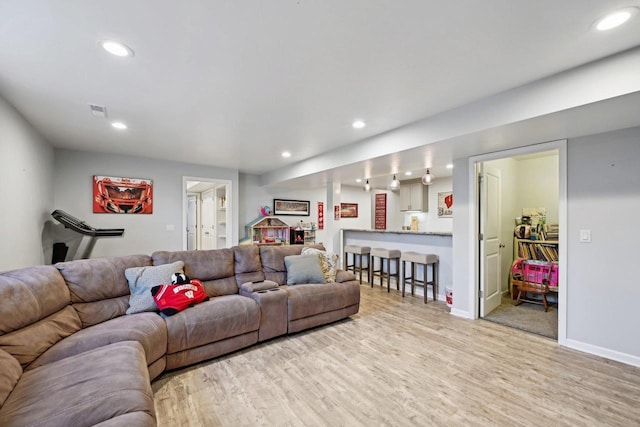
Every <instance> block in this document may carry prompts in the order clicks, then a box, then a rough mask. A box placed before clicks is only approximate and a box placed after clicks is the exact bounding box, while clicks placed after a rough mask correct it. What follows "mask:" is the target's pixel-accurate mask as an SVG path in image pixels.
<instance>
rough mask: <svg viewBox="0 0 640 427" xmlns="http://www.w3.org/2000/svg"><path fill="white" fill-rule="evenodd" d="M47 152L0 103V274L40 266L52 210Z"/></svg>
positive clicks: (33, 133) (46, 146)
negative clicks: (43, 235)
mask: <svg viewBox="0 0 640 427" xmlns="http://www.w3.org/2000/svg"><path fill="white" fill-rule="evenodd" d="M52 178H53V148H52V147H51V145H50V144H49V143H48V142H46V141H45V140H44V139H43V138H42V137H41V136H40V135H39V134H38V133H37V132H36V131H35V130H34V128H33V127H32V126H31V125H30V124H29V123H28V122H27V121H26V120H24V118H23V117H22V116H21V115H20V114H19V113H18V112H17V111H16V110H15V109H14V108H13V107H12V106H11V105H9V103H7V102H6V101H5V100H4V99H2V98H0V236H1V240H0V271H5V270H11V269H15V268H21V267H26V266H30V265H35V264H41V263H42V262H43V261H44V256H43V252H42V227H43V224H44V221H45V220H46V219H47V218H49V217H50V216H49V215H50V213H51V211H52V206H53V179H52Z"/></svg>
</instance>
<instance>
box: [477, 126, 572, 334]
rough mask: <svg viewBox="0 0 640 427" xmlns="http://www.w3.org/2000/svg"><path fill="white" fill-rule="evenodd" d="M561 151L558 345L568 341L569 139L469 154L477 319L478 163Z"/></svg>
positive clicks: (478, 292) (559, 152)
mask: <svg viewBox="0 0 640 427" xmlns="http://www.w3.org/2000/svg"><path fill="white" fill-rule="evenodd" d="M551 150H557V151H558V168H559V171H558V186H559V188H558V225H559V228H560V229H559V235H558V241H559V243H560V248H559V265H560V269H559V277H558V282H559V286H558V344H560V345H564V346H566V343H567V295H568V294H569V290H568V289H567V266H568V263H567V243H568V242H567V226H568V224H567V140H566V139H561V140H557V141H551V142H544V143H540V144H534V145H529V146H526V147H520V148H514V149H510V150H504V151H496V152H493V153H488V154H482V155H478V156H473V157H469V164H468V168H469V170H468V172H469V182H468V185H469V200H468V203H469V211H470V215H469V230H471V231H472V233H473V238H472V239H469V254H470V257H469V260H470V261H471V262H472V263H473V268H470V269H469V287H468V292H469V298H470V300H469V301H472V304H473V318H474V319H478V318H479V315H480V299H479V298H480V282H479V280H480V272H481V270H480V253H479V245H478V239H477V237H478V235H479V233H480V218H479V199H478V197H479V191H478V173H477V166H478V164H479V163H482V162H485V161H489V160H497V159H503V158H508V157H516V156H522V155H525V154H533V153H539V152H542V151H551Z"/></svg>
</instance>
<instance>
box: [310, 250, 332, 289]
mask: <svg viewBox="0 0 640 427" xmlns="http://www.w3.org/2000/svg"><path fill="white" fill-rule="evenodd" d="M311 254H315V255H318V256H319V257H320V267H322V272H323V273H324V281H325V282H326V283H333V282H335V281H336V273H337V272H338V255H337V254H334V253H331V252H327V251H323V250H320V249H316V248H303V249H302V255H311Z"/></svg>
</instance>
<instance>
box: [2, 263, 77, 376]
mask: <svg viewBox="0 0 640 427" xmlns="http://www.w3.org/2000/svg"><path fill="white" fill-rule="evenodd" d="M70 304H71V298H70V294H69V289H68V288H67V286H66V285H65V283H64V279H63V278H62V276H61V275H60V273H59V272H58V270H56V268H55V267H53V266H51V265H39V266H35V267H28V268H23V269H20V270H14V271H8V272H5V273H0V349H1V350H4V351H6V352H7V353H9V354H11V355H12V356H13V357H15V358H16V359H17V360H18V362H20V365H21V366H22V367H23V368H25V367H27V366H28V365H29V364H30V363H31V362H32V361H34V360H35V359H36V358H38V357H39V356H40V355H41V354H42V353H44V352H45V351H46V350H48V349H49V347H51V346H52V345H54V344H55V343H57V342H58V341H60V340H61V339H63V338H64V337H67V336H69V335H71V334H73V333H74V332H77V331H79V330H80V329H81V324H80V318H79V317H78V314H77V313H76V311H75V310H74V309H73V308H72V307H71V305H70Z"/></svg>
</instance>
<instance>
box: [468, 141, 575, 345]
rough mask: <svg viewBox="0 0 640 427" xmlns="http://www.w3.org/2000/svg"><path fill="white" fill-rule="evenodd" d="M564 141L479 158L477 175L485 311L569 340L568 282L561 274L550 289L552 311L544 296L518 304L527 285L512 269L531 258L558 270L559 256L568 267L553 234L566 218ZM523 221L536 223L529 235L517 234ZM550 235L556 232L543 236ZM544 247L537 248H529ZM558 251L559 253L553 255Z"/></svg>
mask: <svg viewBox="0 0 640 427" xmlns="http://www.w3.org/2000/svg"><path fill="white" fill-rule="evenodd" d="M563 142H564V141H557V142H555V143H546V144H539V145H537V146H532V147H526V148H525V149H517V150H509V151H506V152H503V153H494V154H492V155H488V156H483V157H484V158H476V161H475V162H474V163H473V168H474V176H477V177H478V179H477V188H476V191H477V192H476V195H477V197H476V214H475V216H476V227H477V229H478V244H477V249H476V254H477V256H478V258H477V260H478V262H477V264H476V265H477V270H476V277H477V284H476V286H477V293H476V295H477V298H478V300H477V301H478V302H477V305H476V307H477V316H478V317H481V318H483V319H486V320H490V321H494V322H496V323H501V324H504V325H507V326H511V327H515V328H518V329H522V330H525V331H529V332H533V333H537V334H540V335H543V336H547V337H550V338H553V339H556V340H558V341H559V342H561V343H562V340H563V339H564V337H565V336H566V317H565V311H564V310H565V308H566V299H565V295H566V289H563V287H562V283H563V282H564V281H563V280H557V279H556V280H555V282H554V284H557V285H558V286H556V287H550V288H549V289H548V290H547V291H545V292H544V295H545V296H546V297H547V300H548V301H549V302H550V305H549V308H548V310H547V311H545V307H544V306H542V305H537V304H535V302H537V301H539V300H540V294H536V293H523V294H522V296H523V298H521V300H523V302H521V303H520V304H519V305H516V304H515V302H516V300H515V299H514V298H515V297H517V294H518V291H519V290H521V289H522V288H523V287H518V284H519V283H521V282H519V281H517V280H516V281H514V280H513V277H512V274H511V270H512V264H513V263H514V260H517V259H520V258H529V259H531V260H532V261H533V262H532V264H533V263H539V264H544V267H541V268H544V269H545V270H544V271H546V272H550V271H551V265H552V261H555V262H554V263H555V264H556V271H558V270H557V269H560V271H561V270H562V265H563V263H562V260H563V259H565V258H564V255H563V254H564V253H565V252H566V251H565V249H564V248H562V245H561V244H560V243H561V241H560V240H561V239H560V236H559V235H558V234H553V233H558V229H561V228H562V227H563V225H564V224H565V218H566V212H565V208H564V206H566V203H565V199H566V191H564V188H566V168H565V167H564V166H563V164H564V162H565V159H566V154H565V153H566V143H564V144H563ZM536 215H537V216H536ZM531 217H533V220H532V219H531ZM523 218H525V222H527V223H528V224H527V230H528V233H527V236H526V238H523V239H519V238H518V237H521V236H518V237H516V236H515V230H516V225H517V224H522V222H523ZM530 221H533V224H530V223H529V222H530ZM543 230H544V231H543ZM549 230H553V231H552V232H549ZM531 231H533V233H531ZM546 232H549V233H551V234H550V235H551V236H552V237H551V238H549V237H547V236H549V234H542V233H546ZM523 237H524V236H523ZM534 239H537V240H534ZM536 247H538V250H537V252H536V251H535V250H534V251H533V252H527V250H531V248H534V249H535V248H536ZM551 249H553V250H554V251H555V252H553V254H554V255H550V253H551ZM552 256H555V259H553V258H552ZM545 257H548V258H545ZM547 264H548V265H547ZM560 276H563V275H560ZM556 277H557V276H556ZM545 283H548V277H547V278H545ZM525 299H526V302H524V300H525Z"/></svg>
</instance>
